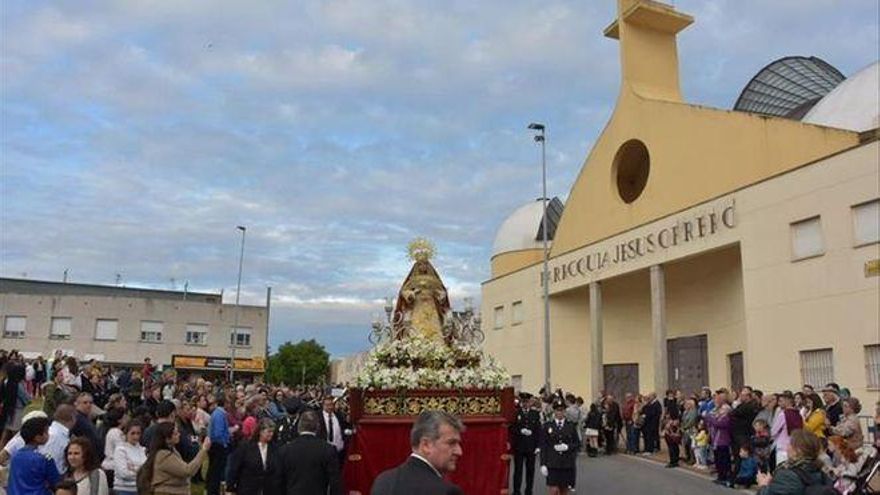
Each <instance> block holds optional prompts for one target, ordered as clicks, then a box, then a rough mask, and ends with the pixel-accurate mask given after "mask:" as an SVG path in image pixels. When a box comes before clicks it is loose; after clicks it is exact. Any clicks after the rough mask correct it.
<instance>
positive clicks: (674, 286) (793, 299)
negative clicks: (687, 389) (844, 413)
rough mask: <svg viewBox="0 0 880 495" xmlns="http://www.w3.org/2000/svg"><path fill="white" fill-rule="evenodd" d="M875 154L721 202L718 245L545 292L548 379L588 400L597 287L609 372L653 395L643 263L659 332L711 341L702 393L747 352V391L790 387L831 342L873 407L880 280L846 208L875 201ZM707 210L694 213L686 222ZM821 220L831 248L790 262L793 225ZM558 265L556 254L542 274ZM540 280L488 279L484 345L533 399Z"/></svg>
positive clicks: (846, 157) (851, 381)
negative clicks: (653, 281) (660, 309)
mask: <svg viewBox="0 0 880 495" xmlns="http://www.w3.org/2000/svg"><path fill="white" fill-rule="evenodd" d="M878 156H880V142H878V141H873V142H870V143H867V144H864V145H862V146H860V147H857V148H854V149H852V150H850V151H847V152H845V153H840V154H837V155H834V156H831V157H828V158H827V159H825V160H822V161H820V162H817V163H814V164H810V165H807V166H804V167H802V168H799V169H797V170H794V171H791V172H789V173H786V174H784V175H781V176H779V177H776V178H774V179H772V180H768V181H765V182H762V183H760V184H756V185H754V186H751V187H749V188H746V189H743V190H741V191H738V192H737V193H735V194H734V195H733V196H731V197H729V198H720V199H719V200H718V201H719V202H720V203H719V204H727V203H728V202H730V201H733V202H734V203H735V204H736V208H737V210H736V211H737V215H736V216H737V225H736V228H734V229H731V230H730V231H728V232H726V233H725V234H723V236H722V237H719V239H718V240H717V241H715V240H711V239H706V240H703V242H702V243H698V244H695V245H692V246H680V247H679V248H676V249H672V248H671V249H669V250H667V251H668V252H665V253H658V254H657V256H656V258H651V259H646V260H643V262H642V261H640V262H639V263H633V264H632V265H626V266H625V267H623V268H617V269H615V270H609V271H607V272H603V273H600V274H598V275H597V276H595V277H593V278H583V279H580V280H575V281H569V282H571V283H570V284H568V285H566V287H565V288H564V289H562V291H560V292H556V293H554V294H552V295H551V328H552V338H553V342H552V349H553V370H552V376H553V383H554V384H555V385H562V386H565V387H567V388H569V389H571V390H573V391H574V392H575V393H578V394H580V395H583V396H586V394H587V390H588V385H589V380H590V376H589V369H590V363H589V356H590V343H589V332H590V311H589V297H588V296H587V291H586V287H587V285H586V284H587V283H588V282H591V281H593V280H599V281H600V282H601V284H602V299H603V325H604V364H619V363H633V362H637V363H639V382H640V386H641V388H642V390H643V391H648V390H650V389H651V388H652V385H653V378H654V375H653V355H652V333H651V313H650V311H651V302H650V281H649V277H648V270H647V267H648V266H649V265H650V264H651V263H660V264H662V265H663V267H664V270H665V274H666V298H667V299H666V308H667V331H668V334H667V336H668V337H669V338H675V337H679V336H689V335H699V334H704V333H705V334H707V336H708V346H709V348H708V354H709V355H708V360H709V385H710V386H712V387H720V386H729V385H730V383H729V370H728V361H727V355H728V354H731V353H734V352H739V351H743V353H744V365H745V370H744V371H745V381H746V383H750V384H752V385H754V386H756V387H759V388H761V389H763V390H768V391H776V390H781V389H785V388H797V387H798V386H799V385H800V382H801V378H800V361H799V352H800V351H802V350H811V349H819V348H833V350H834V368H835V369H834V378H835V379H836V380H837V381H838V382H840V383H842V384H843V385H844V386H847V387H849V388H851V389H852V390H853V391H854V393H855V394H856V395H858V396H859V397H860V398H862V399H864V400H865V401H866V402H872V401H874V400H876V398H877V391H869V390H867V389H866V386H865V384H866V372H865V353H864V346H865V345H869V344H880V304H878V301H880V277H866V276H865V274H864V266H865V262H866V261H868V260H876V259H880V244H877V243H874V244H871V245H867V246H859V247H857V246H854V245H853V244H854V241H853V220H852V212H851V207H852V206H853V205H856V204H860V203H863V202H865V201H869V200H872V199H877V198H880V163H878V158H877V157H878ZM704 209H705V205H695V206H693V208H692V209H690V210H687V211H685V212H682V214H681V217H682V218H686V217H687V216H688V215H691V214H692V213H691V212H693V211H702V210H704ZM817 214H818V215H821V218H822V225H823V227H822V228H823V235H824V238H825V241H826V253H825V254H824V255H823V256H820V257H817V258H812V259H808V260H802V261H792V259H791V235H790V226H789V225H790V223H791V222H794V221H797V220H801V219H804V218H809V217H812V216H814V215H817ZM668 222H669V219H664V220H661V221H658V222H655V223H653V224H649V225H646V226H644V227H642V228H638V229H634V230H632V231H629V232H626V233H624V234H622V235H621V236H619V237H614V238H610V239H607V240H606V241H603V242H601V243H598V244H594V245H591V246H589V247H587V248H585V249H586V250H601V249H604V248H601V246H604V245H613V244H614V243H616V242H620V241H621V240H626V239H628V238H630V237H631V236H632V235H634V233H636V232H640V231H643V230H644V229H652V228H653V229H656V228H657V226H658V225H666V224H667V223H668ZM719 243H720V244H719ZM574 254H575V253H573V255H574ZM567 257H568V256H563V257H562V259H566V258H567ZM555 262H558V260H554V259H551V266H554V264H555ZM626 269H629V270H631V271H629V272H626V271H625V270H626ZM540 272H541V266H540V265H535V266H532V267H529V268H526V269H524V270H521V271H518V272H515V273H512V274H509V275H507V276H504V277H500V278H496V279H493V280H491V281H489V282H486V283H485V284H484V285H483V315H484V321H485V322H486V323H485V325H486V326H487V330H486V333H487V339H486V344H485V349H486V350H487V352H489V353H490V354H493V355H495V356H496V357H498V358H499V359H500V360H501V362H502V363H503V364H505V365H506V366H508V368H509V369H510V370H511V374H521V375H523V388H524V389H525V390H531V391H537V390H538V388H540V386H541V384H542V381H543V359H542V358H543V337H542V333H541V332H542V317H543V315H542V313H541V311H542V306H541V292H540V284H539V281H540ZM577 283H579V284H580V285H576V284H577ZM551 287H552V286H551ZM515 300H523V301H524V304H525V306H524V309H525V315H526V320H525V321H524V323H523V324H522V325H516V326H512V327H511V326H509V325H508V326H505V328H503V329H501V330H495V331H493V330H490V329H488V326H489V325H491V314H492V308H493V307H494V306H496V305H498V304H504V305H505V308H506V310H507V311H509V308H510V303H511V302H513V301H515ZM814 385H815V384H814Z"/></svg>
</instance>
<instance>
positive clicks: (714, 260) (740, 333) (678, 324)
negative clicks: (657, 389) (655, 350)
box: [647, 246, 746, 388]
mask: <svg viewBox="0 0 880 495" xmlns="http://www.w3.org/2000/svg"><path fill="white" fill-rule="evenodd" d="M664 268H665V270H666V308H667V310H666V311H667V314H666V325H667V337H668V338H675V337H686V336H691V335H701V334H706V335H707V344H708V350H707V352H708V358H709V370H708V371H709V383H708V385H709V386H711V387H712V388H718V387H729V386H730V379H729V370H728V362H727V355H728V354H732V353H734V352H740V351H744V350H745V347H746V346H745V338H746V315H745V302H744V300H743V279H742V265H741V262H740V253H739V246H731V247H728V248H725V249H721V250H718V251H712V252H708V253H704V254H701V255H699V256H697V257H694V258H689V259H686V260H683V261H679V262H676V263H671V264H669V265H664ZM647 383H651V382H647Z"/></svg>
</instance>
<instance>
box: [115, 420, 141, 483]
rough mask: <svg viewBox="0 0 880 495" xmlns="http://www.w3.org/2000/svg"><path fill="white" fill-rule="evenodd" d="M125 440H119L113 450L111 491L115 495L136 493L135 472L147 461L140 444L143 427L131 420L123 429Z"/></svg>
mask: <svg viewBox="0 0 880 495" xmlns="http://www.w3.org/2000/svg"><path fill="white" fill-rule="evenodd" d="M123 431H124V432H125V441H124V442H120V443H119V444H118V445H117V446H116V451H115V452H113V465H114V469H113V493H115V494H116V495H136V494H137V472H138V469H140V467H141V466H142V465H143V464H144V462H146V461H147V450H146V449H145V448H144V447H143V446H141V433H143V427H142V426H141V424H140V423H138V422H136V421H131V422H129V423H128V425H126V427H125V428H124V430H123Z"/></svg>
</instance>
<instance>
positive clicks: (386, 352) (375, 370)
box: [355, 335, 509, 390]
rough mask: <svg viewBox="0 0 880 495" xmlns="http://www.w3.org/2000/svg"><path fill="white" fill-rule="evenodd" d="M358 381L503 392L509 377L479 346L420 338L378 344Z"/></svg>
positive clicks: (379, 386)
mask: <svg viewBox="0 0 880 495" xmlns="http://www.w3.org/2000/svg"><path fill="white" fill-rule="evenodd" d="M355 382H356V383H357V386H358V387H359V388H363V389H376V390H395V389H416V388H423V389H468V388H469V389H499V388H503V387H505V386H507V385H508V382H509V375H508V374H507V370H505V369H504V368H503V367H502V366H501V365H500V364H498V363H497V362H496V361H495V360H494V359H493V358H492V357H491V356H488V357H487V356H484V355H483V352H482V351H481V350H480V349H479V347H477V346H475V345H471V344H453V345H452V346H447V345H445V344H443V343H441V342H437V341H434V340H430V339H427V338H425V337H423V336H420V335H416V336H412V337H408V338H406V339H400V340H395V341H391V342H386V343H383V344H380V345H378V346H377V347H376V348H375V349H374V350H373V352H372V353H371V354H370V356H369V357H368V358H367V361H366V363H364V366H363V368H361V371H360V373H359V374H358V376H357V378H356V380H355Z"/></svg>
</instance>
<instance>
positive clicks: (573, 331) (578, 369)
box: [539, 289, 590, 397]
mask: <svg viewBox="0 0 880 495" xmlns="http://www.w3.org/2000/svg"><path fill="white" fill-rule="evenodd" d="M539 301H540V300H539ZM539 328H543V327H539ZM550 338H551V345H550V350H551V353H552V354H551V360H550V364H551V370H550V376H551V381H552V383H553V386H554V387H562V388H563V389H564V390H571V391H574V392H575V393H577V394H579V395H581V396H584V397H586V392H587V389H588V388H589V385H590V370H589V363H590V299H589V296H588V294H587V290H586V289H580V290H573V291H569V292H566V293H564V294H559V295H556V296H554V297H551V298H550ZM539 349H543V345H542V346H541V347H540V348H539Z"/></svg>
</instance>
